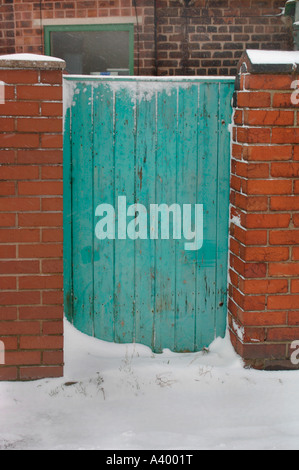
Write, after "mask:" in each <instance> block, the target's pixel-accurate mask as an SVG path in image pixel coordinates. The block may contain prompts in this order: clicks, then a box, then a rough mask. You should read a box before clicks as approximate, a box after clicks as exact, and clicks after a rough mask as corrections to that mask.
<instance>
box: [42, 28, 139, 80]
mask: <svg viewBox="0 0 299 470" xmlns="http://www.w3.org/2000/svg"><path fill="white" fill-rule="evenodd" d="M50 38H51V55H52V56H54V57H59V58H61V59H64V60H65V61H66V70H67V72H68V73H71V74H79V75H82V74H83V75H91V74H96V73H105V72H106V73H107V72H110V73H112V74H118V75H129V74H130V65H129V59H130V57H129V56H130V53H129V39H130V38H129V31H52V32H51V36H50Z"/></svg>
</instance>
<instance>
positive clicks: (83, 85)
mask: <svg viewBox="0 0 299 470" xmlns="http://www.w3.org/2000/svg"><path fill="white" fill-rule="evenodd" d="M233 90H234V80H233V79H230V78H214V77H211V78H204V79H203V78H190V79H189V78H184V79H183V78H182V79H179V78H178V77H176V78H169V77H167V79H166V78H153V77H149V78H136V77H131V78H130V77H99V78H94V77H84V78H81V77H72V76H70V77H66V79H65V108H66V109H65V138H64V204H65V206H64V214H65V221H64V263H65V266H64V273H65V288H64V293H65V314H66V316H67V318H68V319H69V320H70V321H71V322H72V323H73V324H74V325H75V326H76V327H77V328H78V329H79V330H81V331H83V332H84V333H87V334H88V335H93V336H95V337H97V338H100V339H102V340H106V341H115V342H121V343H131V342H137V343H142V344H145V345H147V346H149V347H151V348H152V349H153V351H155V352H161V351H162V350H163V349H164V348H168V349H170V350H172V351H177V352H182V351H198V350H201V349H202V348H203V347H208V346H209V345H210V343H211V342H212V341H213V340H214V339H215V338H216V337H217V336H221V337H223V336H224V334H225V329H226V312H227V301H226V296H227V257H228V225H229V224H228V219H229V174H230V133H229V124H230V123H231V113H232V109H231V100H232V95H233ZM125 198H126V199H125ZM123 203H126V204H127V205H124V204H123ZM101 204H106V205H109V207H111V208H114V210H115V218H114V219H113V221H114V229H115V237H114V238H113V236H110V235H111V230H110V235H109V236H108V235H107V238H104V237H102V238H103V239H99V238H98V237H97V236H96V231H97V226H98V225H97V224H98V223H99V222H100V221H102V222H101V223H102V228H103V226H104V223H103V222H104V215H105V217H106V219H105V220H106V221H107V225H106V230H107V231H108V228H107V227H108V225H109V224H108V212H107V211H106V212H104V211H103V210H102V211H101V210H99V209H98V206H99V205H101ZM134 204H142V207H143V208H144V210H145V211H146V215H145V218H143V219H142V220H143V221H146V224H147V225H146V230H147V234H145V233H144V230H143V233H142V235H141V234H140V232H139V235H136V236H135V237H132V236H131V237H129V236H128V234H129V225H128V232H127V233H126V231H123V230H122V235H120V232H119V230H120V225H121V223H123V221H124V220H125V219H126V220H127V223H128V224H129V223H130V222H132V221H133V224H135V225H134V226H135V229H136V228H137V219H136V218H135V216H137V215H139V214H140V211H137V212H136V213H135V212H134V213H133V212H132V207H133V208H135V209H136V208H137V206H133V205H134ZM154 204H156V205H159V206H160V205H161V204H165V205H167V206H168V208H170V209H171V206H172V205H173V204H175V207H176V208H179V209H178V210H177V212H172V211H171V210H169V212H168V215H169V227H168V228H169V234H170V235H169V237H168V238H167V236H166V237H163V236H162V234H161V233H162V232H161V230H162V228H161V226H162V216H161V214H160V215H159V213H158V215H159V218H158V225H157V227H158V232H156V235H155V236H152V235H151V230H153V227H152V226H151V224H150V221H151V220H152V219H151V215H150V214H151V212H150V207H155V206H152V205H154ZM130 206H131V209H130V210H129V209H128V214H127V215H126V210H127V208H129V207H130ZM187 206H188V207H189V208H190V212H189V216H190V214H191V216H192V219H190V218H189V219H188V220H189V222H190V220H191V221H192V227H193V232H194V233H195V232H196V227H199V223H198V225H196V219H195V217H194V214H195V208H196V207H198V208H199V213H200V209H201V210H202V218H201V219H200V220H201V221H202V234H203V241H202V243H199V244H198V247H199V249H186V247H187V246H188V245H186V242H187V241H188V240H189V239H190V240H191V237H190V231H189V232H188V233H187V232H186V233H185V232H184V230H183V229H182V226H181V238H180V237H179V236H178V235H177V232H176V231H175V227H177V225H176V224H178V223H179V218H177V217H179V215H180V209H181V210H182V212H181V215H182V214H184V217H185V215H186V214H188V212H187V209H186V213H185V212H184V210H185V208H186V207H187ZM105 207H107V206H102V209H103V208H105ZM138 207H139V209H140V207H141V206H138ZM136 210H137V209H136ZM118 212H119V213H118ZM164 215H165V214H164ZM101 216H102V217H101ZM124 217H125V219H124ZM184 217H183V215H182V219H181V224H182V223H184V220H185V219H184ZM185 218H186V217H185ZM120 219H121V220H120ZM109 220H110V222H111V218H110V219H109ZM165 220H166V221H167V219H165ZM165 220H164V221H165ZM121 221H122V222H121ZM197 222H198V220H197ZM163 223H164V222H163ZM109 226H110V228H111V223H110V225H109ZM140 227H141V224H139V226H138V230H139V229H140ZM143 228H144V225H143ZM138 230H136V233H138ZM186 230H187V229H186ZM131 232H132V224H131ZM157 233H158V236H157ZM184 235H185V236H184ZM188 236H189V238H188ZM133 238H134V239H133ZM187 238H188V240H187ZM201 245H202V246H201Z"/></svg>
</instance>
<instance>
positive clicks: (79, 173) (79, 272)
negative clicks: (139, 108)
mask: <svg viewBox="0 0 299 470" xmlns="http://www.w3.org/2000/svg"><path fill="white" fill-rule="evenodd" d="M73 103H74V104H73V106H72V155H73V161H72V169H73V172H72V189H73V193H72V200H73V204H72V215H73V221H72V229H73V230H72V231H73V233H72V238H73V295H74V298H73V322H74V325H75V326H76V327H77V328H78V329H79V330H80V331H82V332H84V333H86V334H89V335H93V333H94V329H93V249H94V246H93V240H94V236H93V233H94V227H93V220H94V217H93V214H94V207H93V123H92V86H91V85H89V84H84V83H78V85H77V88H76V92H75V94H74V102H73Z"/></svg>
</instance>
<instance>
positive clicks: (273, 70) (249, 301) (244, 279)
mask: <svg viewBox="0 0 299 470" xmlns="http://www.w3.org/2000/svg"><path fill="white" fill-rule="evenodd" d="M270 54H271V55H270ZM290 56H291V57H290ZM269 62H270V63H269ZM271 62H272V65H271ZM267 63H268V65H267ZM298 63H299V53H298V52H292V53H290V52H277V54H275V56H274V55H273V53H267V52H263V51H258V52H253V51H248V52H247V53H246V54H245V55H244V56H243V58H242V60H241V63H240V64H241V65H240V75H239V77H238V80H237V91H236V96H235V113H234V127H233V142H232V176H231V231H230V233H231V239H230V290H229V327H230V334H231V339H232V343H233V345H234V346H235V349H236V351H237V352H238V353H239V354H240V355H241V356H242V357H243V359H244V361H245V364H247V365H249V366H253V367H255V368H260V369H293V368H298V367H299V366H298V364H297V363H296V362H294V361H291V359H290V356H291V355H292V353H295V352H296V351H295V350H294V349H292V348H294V347H295V346H296V345H294V344H293V345H292V342H293V341H296V340H299V145H298V144H299V128H298V122H299V121H298V118H299V114H298V109H299V104H298V103H299V99H298V98H299V93H298V91H297V92H296V91H294V87H295V86H297V88H299V82H296V80H297V79H298V75H297V70H299V66H298V67H297V66H296V64H298ZM298 344H299V343H298ZM296 347H297V349H298V345H297V346H296ZM295 356H296V355H295ZM298 357H299V354H297V358H298ZM297 362H298V361H297Z"/></svg>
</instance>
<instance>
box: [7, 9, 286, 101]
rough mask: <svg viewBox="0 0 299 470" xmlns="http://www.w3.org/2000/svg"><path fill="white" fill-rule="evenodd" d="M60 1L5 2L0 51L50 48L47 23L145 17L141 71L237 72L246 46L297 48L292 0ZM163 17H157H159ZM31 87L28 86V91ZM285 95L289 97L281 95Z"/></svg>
mask: <svg viewBox="0 0 299 470" xmlns="http://www.w3.org/2000/svg"><path fill="white" fill-rule="evenodd" d="M155 1H156V3H155V2H154V0H136V4H137V9H136V10H135V8H134V4H133V2H132V0H104V1H103V0H93V1H90V0H88V1H83V0H82V1H76V2H72V1H71V2H70V1H61V2H57V1H54V0H48V1H47V2H42V11H41V12H40V3H39V2H33V1H31V0H27V1H26V0H23V1H20V0H19V1H14V2H11V1H10V0H4V2H2V5H1V6H0V54H8V53H23V52H25V53H28V52H31V53H44V46H43V31H42V29H41V27H40V23H41V18H40V17H41V15H42V20H48V21H51V20H53V21H55V20H63V19H65V21H67V20H68V19H74V18H77V19H80V20H82V19H83V20H84V22H85V23H86V24H88V23H89V22H90V20H91V19H94V18H99V21H102V20H103V19H104V20H105V21H107V23H109V18H111V17H119V16H120V17H123V18H127V17H135V14H136V12H137V15H138V17H139V18H140V19H141V21H139V23H138V31H137V25H136V26H135V73H136V74H137V73H139V74H140V75H156V74H158V75H236V73H237V63H238V61H239V58H240V56H241V55H242V53H243V51H244V50H245V49H274V50H287V49H292V48H293V42H292V27H291V25H290V23H289V22H288V20H287V18H285V17H283V16H281V8H283V7H284V6H285V0H245V1H244V0H243V1H242V2H240V1H236V0H196V1H192V2H191V3H190V5H189V6H188V7H185V6H184V2H183V0H155ZM155 15H156V16H155ZM21 92H24V89H23V91H21ZM281 98H283V97H281Z"/></svg>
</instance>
